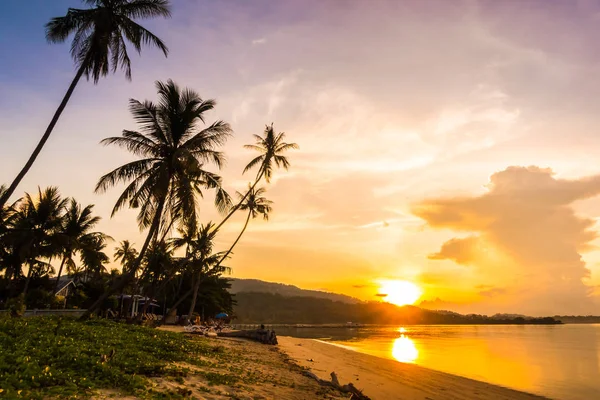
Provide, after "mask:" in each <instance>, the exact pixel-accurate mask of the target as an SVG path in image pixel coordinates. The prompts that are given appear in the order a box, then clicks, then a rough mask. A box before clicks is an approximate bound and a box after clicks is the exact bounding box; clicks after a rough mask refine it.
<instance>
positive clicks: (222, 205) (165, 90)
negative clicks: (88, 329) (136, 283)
mask: <svg viewBox="0 0 600 400" xmlns="http://www.w3.org/2000/svg"><path fill="white" fill-rule="evenodd" d="M156 88H157V90H158V95H159V102H158V103H157V104H155V103H152V102H150V101H145V102H143V103H142V102H139V101H138V100H134V99H131V100H130V103H129V104H130V111H131V113H132V114H133V118H134V119H135V120H136V122H137V123H138V124H139V126H140V131H139V132H136V131H129V130H124V131H123V134H122V136H119V137H111V138H108V139H104V140H103V141H102V143H104V144H106V145H110V144H115V145H118V146H120V147H124V148H126V149H127V150H129V151H130V152H132V153H133V154H135V155H136V156H138V157H141V159H139V160H136V161H133V162H130V163H127V164H125V165H123V166H121V167H119V168H117V169H115V170H113V171H112V172H110V173H108V174H106V175H104V176H103V177H102V178H100V180H99V181H98V184H97V185H96V192H104V191H106V190H107V189H108V188H110V187H112V186H115V185H116V184H117V183H120V182H122V183H126V184H127V186H126V188H125V191H124V192H123V193H122V194H121V196H120V197H119V199H118V200H117V202H116V204H115V206H114V208H113V211H112V215H114V214H115V213H116V212H117V211H118V210H119V209H121V208H122V207H124V206H125V205H129V207H132V208H139V210H140V211H139V214H138V224H139V226H140V229H144V228H148V234H147V236H146V240H145V242H144V244H143V245H142V248H141V249H140V252H139V254H138V257H137V259H136V261H135V263H134V264H133V265H132V268H131V270H130V271H128V272H127V273H125V274H123V275H122V276H121V278H120V279H119V280H118V281H117V282H115V283H114V284H113V285H112V286H111V288H110V289H109V290H107V291H106V292H105V293H104V294H103V295H102V296H101V298H99V299H98V300H97V301H96V302H95V303H94V304H93V305H92V306H91V307H90V308H89V309H88V314H86V315H85V317H87V316H88V315H89V313H91V312H93V311H95V310H96V309H97V307H98V306H99V305H100V304H101V303H102V301H103V300H104V299H105V298H106V297H108V296H109V295H111V294H113V293H114V292H115V291H117V290H119V289H120V288H122V287H123V286H124V285H125V284H126V283H127V282H128V281H129V280H131V279H132V278H133V277H134V276H135V273H136V272H137V270H138V268H139V266H140V263H141V261H142V259H143V257H144V255H145V253H146V250H147V248H148V246H149V244H150V242H151V240H152V239H153V238H155V237H156V236H157V235H158V234H159V232H160V229H161V227H162V228H165V227H167V226H171V222H172V221H176V222H177V223H178V224H181V225H183V224H185V223H186V222H187V221H190V220H196V219H197V209H198V197H197V195H198V196H200V197H201V196H202V190H203V189H216V195H215V206H216V207H217V209H218V210H219V211H221V212H224V211H225V210H228V209H229V208H230V207H231V199H230V198H229V195H228V194H227V192H225V190H224V189H223V188H222V186H221V177H220V176H219V175H217V174H215V173H213V172H209V171H207V170H205V169H204V165H205V163H212V164H214V165H215V166H217V167H218V168H221V166H222V165H223V163H224V161H225V156H224V154H223V153H221V152H220V151H217V150H215V148H217V147H219V146H222V145H223V144H224V143H225V141H226V140H227V138H228V137H229V136H230V134H231V129H230V127H229V124H227V123H225V122H223V121H216V122H214V123H212V124H211V125H210V126H208V127H205V128H204V129H198V123H199V122H202V123H204V115H203V114H204V113H205V112H207V111H209V110H211V109H213V107H214V106H215V101H214V100H202V98H200V96H199V95H198V94H197V93H196V92H194V91H193V90H191V89H180V88H179V86H177V85H176V84H175V83H174V82H173V81H171V80H169V81H167V82H166V83H163V82H160V81H157V82H156Z"/></svg>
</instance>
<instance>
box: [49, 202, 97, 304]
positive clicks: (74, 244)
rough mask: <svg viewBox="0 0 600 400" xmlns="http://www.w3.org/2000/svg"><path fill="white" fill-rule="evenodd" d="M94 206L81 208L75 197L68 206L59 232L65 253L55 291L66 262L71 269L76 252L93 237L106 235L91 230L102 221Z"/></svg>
mask: <svg viewBox="0 0 600 400" xmlns="http://www.w3.org/2000/svg"><path fill="white" fill-rule="evenodd" d="M93 208H94V205H93V204H90V205H88V206H86V207H84V208H81V205H80V204H79V203H77V201H76V200H75V199H71V201H70V202H69V205H68V206H67V208H66V212H65V214H64V216H63V218H62V221H61V222H62V223H61V227H60V228H59V232H58V235H59V240H60V241H61V242H62V246H63V255H62V261H61V263H60V267H59V268H58V274H57V275H56V284H55V285H54V292H56V291H57V290H58V285H59V283H60V276H61V274H62V270H63V267H64V265H65V263H67V265H68V268H69V269H73V268H74V261H73V256H74V254H75V252H77V251H79V250H81V249H82V248H83V246H84V245H86V244H88V243H90V238H91V237H96V236H101V237H104V236H105V235H104V234H103V233H101V232H90V231H91V230H92V229H93V228H94V226H96V225H97V224H98V222H100V217H98V216H93V215H92V210H93Z"/></svg>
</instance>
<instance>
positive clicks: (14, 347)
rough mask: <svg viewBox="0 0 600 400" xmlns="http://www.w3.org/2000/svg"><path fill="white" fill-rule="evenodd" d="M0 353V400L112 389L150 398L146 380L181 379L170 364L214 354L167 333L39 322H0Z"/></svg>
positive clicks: (103, 322) (70, 322) (92, 322)
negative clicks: (158, 378)
mask: <svg viewBox="0 0 600 400" xmlns="http://www.w3.org/2000/svg"><path fill="white" fill-rule="evenodd" d="M0 348H2V352H0V390H1V392H0V397H3V398H18V397H20V398H33V399H42V398H46V396H56V397H65V398H66V397H71V396H75V395H77V396H78V397H80V398H85V397H89V396H90V395H92V394H93V393H94V391H95V390H97V389H114V388H118V389H119V390H120V391H122V392H123V393H126V394H135V395H137V396H141V397H151V395H152V390H151V388H152V385H150V384H149V382H148V380H147V378H148V377H158V376H163V377H177V376H182V375H183V376H185V375H186V371H185V370H182V369H177V368H175V367H173V366H170V365H169V364H170V363H171V362H176V361H187V360H190V359H195V358H196V357H198V356H200V355H202V356H206V357H209V356H212V357H215V356H217V355H218V354H219V353H215V352H213V351H212V347H211V346H210V345H209V344H208V343H207V342H206V341H199V340H189V339H187V338H185V337H184V336H183V335H180V334H175V333H171V332H163V331H157V330H155V329H150V328H146V327H140V326H135V325H125V324H118V323H115V322H112V321H107V320H89V321H84V322H81V321H76V320H72V319H59V318H45V317H44V318H41V317H40V318H24V319H23V318H18V319H15V318H3V319H0ZM113 351H114V353H112V352H113Z"/></svg>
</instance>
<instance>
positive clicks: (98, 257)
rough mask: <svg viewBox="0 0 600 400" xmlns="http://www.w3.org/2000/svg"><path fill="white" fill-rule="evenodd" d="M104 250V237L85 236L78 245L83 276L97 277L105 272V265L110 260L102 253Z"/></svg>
mask: <svg viewBox="0 0 600 400" xmlns="http://www.w3.org/2000/svg"><path fill="white" fill-rule="evenodd" d="M104 249H106V237H104V236H98V235H95V236H94V235H92V236H86V237H85V238H84V239H83V240H82V243H81V245H80V250H79V252H80V255H81V263H82V264H83V267H84V272H83V273H84V275H85V277H86V278H89V277H90V275H92V276H95V277H98V276H100V275H101V274H102V273H103V272H107V271H106V266H105V265H104V264H106V263H107V262H109V261H110V258H109V257H108V256H107V255H106V253H105V252H104Z"/></svg>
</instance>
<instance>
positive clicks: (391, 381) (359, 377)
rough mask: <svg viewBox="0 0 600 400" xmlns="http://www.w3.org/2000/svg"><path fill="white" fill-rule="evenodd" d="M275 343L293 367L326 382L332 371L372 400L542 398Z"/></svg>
mask: <svg viewBox="0 0 600 400" xmlns="http://www.w3.org/2000/svg"><path fill="white" fill-rule="evenodd" d="M278 340H279V348H280V350H281V351H282V352H284V353H286V354H287V355H288V357H290V358H291V359H292V360H294V362H295V363H297V364H298V365H299V366H301V367H304V368H308V369H310V370H311V372H313V373H314V374H315V375H316V376H317V377H319V378H320V379H324V380H330V373H331V372H333V371H334V372H335V373H336V374H337V376H338V378H339V381H340V383H341V384H346V383H349V382H351V383H353V384H354V385H355V386H356V387H357V388H358V389H360V390H363V391H364V393H365V395H367V396H369V397H371V398H372V399H373V400H378V399H382V400H387V399H396V398H402V399H404V400H426V399H429V400H433V399H436V400H440V399H449V400H450V399H452V400H472V399H481V400H483V399H489V400H534V399H538V400H540V399H546V400H547V399H548V398H547V397H543V396H540V395H536V394H531V393H526V392H521V391H518V390H515V389H510V388H506V387H503V386H498V385H494V384H491V383H487V382H482V381H477V380H473V379H470V378H465V377H462V376H458V375H452V374H448V373H446V372H441V371H436V370H433V369H429V368H425V367H421V366H418V365H414V364H408V363H401V362H398V361H394V360H388V359H385V358H380V357H376V356H372V355H369V354H364V353H360V352H358V351H355V350H352V349H349V348H346V347H344V346H338V345H336V344H333V343H328V342H324V341H319V340H315V339H304V338H295V337H290V336H278Z"/></svg>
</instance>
